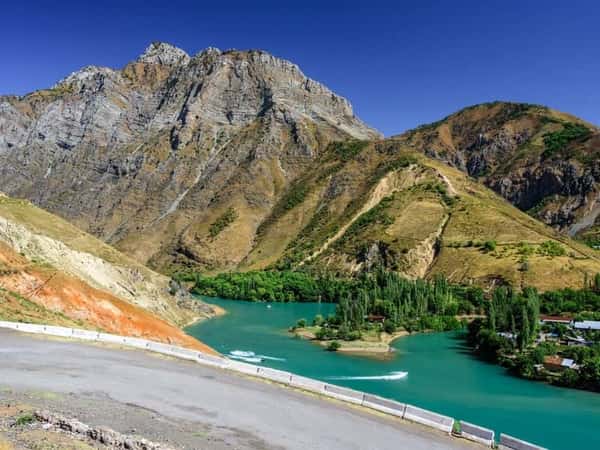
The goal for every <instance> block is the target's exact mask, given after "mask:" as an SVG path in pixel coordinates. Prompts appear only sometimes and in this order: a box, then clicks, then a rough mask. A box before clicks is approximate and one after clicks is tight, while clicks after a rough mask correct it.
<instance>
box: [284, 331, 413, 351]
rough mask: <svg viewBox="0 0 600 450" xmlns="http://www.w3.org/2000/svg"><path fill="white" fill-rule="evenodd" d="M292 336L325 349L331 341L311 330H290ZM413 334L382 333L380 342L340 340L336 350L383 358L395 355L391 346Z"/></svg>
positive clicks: (404, 332)
mask: <svg viewBox="0 0 600 450" xmlns="http://www.w3.org/2000/svg"><path fill="white" fill-rule="evenodd" d="M290 334H292V335H293V336H295V337H298V338H300V339H304V340H307V341H311V342H312V343H314V344H315V345H319V346H321V347H323V348H324V349H326V348H327V346H328V345H329V343H330V342H332V341H331V340H328V341H321V340H319V339H317V337H316V335H315V333H314V332H313V331H312V330H310V329H309V328H296V329H294V330H290ZM410 334H411V333H409V332H408V331H405V330H402V331H397V332H394V333H392V334H389V333H385V332H382V333H380V334H379V340H378V341H374V340H365V339H357V340H354V341H341V340H338V341H336V342H339V344H340V347H339V348H338V349H337V350H336V351H337V352H339V353H349V354H353V355H364V356H369V355H374V356H381V355H385V354H387V353H393V352H394V349H393V348H392V346H391V344H392V343H393V342H394V341H395V340H397V339H400V338H402V337H405V336H409V335H410Z"/></svg>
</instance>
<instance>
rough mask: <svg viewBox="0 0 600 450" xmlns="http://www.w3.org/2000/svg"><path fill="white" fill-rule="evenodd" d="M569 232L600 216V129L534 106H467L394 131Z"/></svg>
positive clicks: (590, 224) (578, 230) (574, 232)
mask: <svg viewBox="0 0 600 450" xmlns="http://www.w3.org/2000/svg"><path fill="white" fill-rule="evenodd" d="M396 139H397V140H398V141H399V142H403V143H405V144H406V145H410V146H411V147H413V148H415V149H416V150H418V151H421V152H423V153H425V154H426V155H428V156H431V157H433V158H436V159H439V160H442V161H445V162H447V163H449V164H450V165H452V166H454V167H456V168H458V169H460V170H462V171H464V172H466V173H468V174H469V175H470V176H472V177H475V178H477V179H478V180H479V181H481V182H483V183H484V184H485V185H487V186H489V187H491V188H492V189H493V190H494V191H496V192H497V193H499V194H500V195H502V196H503V197H504V198H506V199H507V200H508V201H510V202H511V203H512V204H514V205H515V206H517V207H519V208H520V209H522V210H524V211H528V212H529V213H530V214H532V215H534V216H535V217H537V218H539V219H541V220H542V221H544V222H545V223H547V224H548V225H551V226H553V227H555V228H557V229H559V230H561V231H563V232H565V233H568V234H569V235H571V236H575V235H577V234H579V233H581V232H583V231H585V230H586V229H589V228H593V227H594V224H595V221H596V219H597V218H598V216H599V215H600V130H599V129H598V128H597V127H595V126H593V125H591V124H589V123H586V122H584V121H582V120H581V119H578V118H576V117H574V116H571V115H569V114H565V113H561V112H558V111H554V110H551V109H549V108H546V107H543V106H537V105H528V104H522V103H505V102H495V103H489V104H483V105H476V106H473V107H469V108H465V109H463V110H461V111H459V112H457V113H455V114H452V115H451V116H449V117H447V118H445V119H443V120H440V121H439V122H436V123H433V124H429V125H424V126H422V127H419V128H417V129H415V130H412V131H410V132H408V133H405V134H403V135H400V136H398V137H397V138H396Z"/></svg>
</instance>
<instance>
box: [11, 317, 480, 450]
mask: <svg viewBox="0 0 600 450" xmlns="http://www.w3.org/2000/svg"><path fill="white" fill-rule="evenodd" d="M0 387H10V388H13V389H20V390H37V391H45V392H56V393H62V394H64V393H70V394H72V395H75V396H76V395H78V394H81V395H84V394H85V393H89V392H94V393H99V394H101V395H106V396H109V397H110V398H111V399H113V400H117V401H118V402H121V403H123V404H130V405H131V404H133V405H137V406H140V407H142V408H148V409H150V410H152V411H156V412H157V413H160V414H161V415H163V416H165V417H168V418H171V419H181V420H186V421H192V422H194V423H197V424H199V425H200V424H203V425H205V426H210V427H217V428H219V427H227V428H228V429H235V430H239V431H240V432H241V433H244V434H246V435H252V436H256V438H257V439H258V440H260V441H261V442H263V443H265V444H268V445H267V447H269V448H286V449H301V450H307V449H310V450H318V449H323V450H336V449H340V450H342V449H343V450H350V449H357V450H358V449H361V450H362V449H394V450H398V449H406V450H432V449H477V448H483V447H479V446H477V445H474V444H471V443H470V442H467V441H464V440H460V439H451V438H449V437H448V436H445V435H443V434H442V433H437V432H435V431H429V430H428V429H426V428H424V427H421V426H418V425H415V424H410V423H406V422H403V421H400V420H398V419H393V418H387V417H382V416H379V415H376V414H372V413H370V412H367V411H363V410H361V409H357V408H354V407H351V406H348V405H344V404H341V403H339V402H335V401H331V400H327V399H322V398H318V397H316V396H311V395H307V394H305V393H302V392H298V391H296V390H293V389H289V388H285V387H283V386H278V385H275V384H270V383H265V382H262V381H257V380H253V379H249V378H245V377H243V376H239V375H237V374H233V373H230V372H226V371H223V370H219V369H213V368H210V367H205V366H201V365H198V364H195V363H192V362H188V361H179V360H174V359H166V358H163V357H160V356H156V355H153V354H150V353H146V352H141V351H135V350H122V349H117V348H109V347H104V346H100V345H94V344H86V343H80V342H74V341H58V340H49V339H45V338H42V337H39V336H32V335H27V334H20V333H17V332H14V331H10V330H2V329H0ZM242 447H246V446H245V445H241V443H240V445H239V446H237V445H235V444H234V448H242ZM246 448H247V447H246ZM257 448H265V446H264V444H263V445H260V446H258V447H257Z"/></svg>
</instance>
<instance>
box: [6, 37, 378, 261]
mask: <svg viewBox="0 0 600 450" xmlns="http://www.w3.org/2000/svg"><path fill="white" fill-rule="evenodd" d="M378 135H379V134H378V133H377V132H376V131H374V130H373V129H371V128H369V127H367V126H366V125H364V124H363V123H362V122H361V121H360V120H359V119H357V118H356V117H355V116H354V114H353V112H352V108H351V106H350V104H349V103H348V102H347V100H345V99H343V98H342V97H339V96H337V95H336V94H334V93H332V92H331V91H330V90H329V89H327V88H326V87H324V86H322V85H321V84H319V83H317V82H315V81H313V80H311V79H309V78H307V77H306V76H304V74H303V73H302V72H301V71H300V69H299V68H298V67H297V66H296V65H294V64H292V63H290V62H288V61H285V60H282V59H279V58H275V57H273V56H271V55H269V54H267V53H265V52H261V51H244V52H242V51H226V52H221V51H219V50H217V49H214V48H208V49H206V50H204V51H202V52H200V53H199V54H198V55H195V56H193V57H190V56H188V55H187V54H186V53H185V52H183V51H182V50H180V49H177V48H175V47H172V46H170V45H168V44H163V43H153V44H151V45H150V46H149V47H148V49H146V51H145V52H144V53H143V54H142V55H141V56H140V57H139V58H137V59H136V60H135V61H133V62H131V63H129V64H127V65H126V66H125V67H124V68H123V69H121V70H113V69H109V68H101V67H94V66H88V67H85V68H84V69H82V70H80V71H78V72H76V73H73V74H71V75H69V76H68V77H66V78H65V79H63V80H62V81H60V82H59V83H57V84H56V85H55V86H54V87H52V88H51V89H49V90H42V91H37V92H34V93H32V94H29V95H26V96H24V97H2V98H0V189H2V190H3V191H5V192H6V193H7V194H9V195H11V196H17V197H25V198H28V199H30V200H31V201H33V202H34V203H35V204H37V205H39V206H42V207H43V208H45V209H48V210H50V211H52V212H54V213H57V214H59V215H61V216H62V217H65V218H66V219H68V220H70V221H72V222H73V223H75V224H76V225H78V226H79V227H81V228H83V229H85V230H87V231H90V232H92V233H93V234H95V235H97V236H99V237H101V238H102V239H104V240H106V241H108V242H110V243H113V244H116V245H118V246H119V247H121V248H122V249H125V250H126V251H128V252H129V253H131V254H133V255H135V256H136V257H137V258H138V259H139V260H140V261H143V262H146V261H148V260H152V259H161V258H162V257H163V256H164V255H165V254H167V253H177V252H178V251H179V250H180V247H181V243H180V237H181V236H182V235H184V234H190V233H193V227H194V226H195V224H196V223H199V222H204V221H206V220H209V219H210V218H209V217H208V218H207V217H206V210H207V209H208V208H209V207H210V208H211V209H212V210H215V209H218V208H219V204H220V203H221V200H220V198H221V196H228V195H233V194H235V193H237V194H238V198H237V202H238V203H239V205H238V207H239V208H240V209H244V210H246V212H247V213H248V214H251V215H253V216H254V217H255V220H254V224H252V225H251V227H250V228H249V229H247V230H244V233H245V234H246V237H247V238H248V239H250V238H251V235H252V234H253V233H254V231H255V229H256V227H258V225H259V224H260V222H261V221H262V220H263V219H264V217H266V215H268V213H269V210H270V208H271V207H272V204H273V202H274V197H275V196H276V195H277V193H278V192H279V191H281V190H282V189H284V188H285V186H286V185H287V184H288V183H289V182H290V180H293V179H294V178H295V177H296V176H297V175H298V174H299V173H301V171H302V170H303V168H304V167H305V166H306V165H307V164H309V163H310V162H311V161H313V160H314V159H315V158H317V156H318V154H319V152H321V151H322V150H323V149H324V148H325V146H326V145H327V143H328V142H330V141H331V140H339V139H347V138H361V139H368V138H374V137H377V136H378ZM248 179H253V180H255V179H260V181H261V183H262V185H261V186H260V187H259V188H255V187H252V186H250V187H248V189H243V190H241V189H240V188H239V186H240V183H242V184H246V185H248V184H249V183H248ZM167 235H168V236H167ZM141 242H144V243H145V244H144V245H143V246H142V245H140V243H141ZM181 250H182V251H185V249H181ZM242 257H243V255H242V254H241V253H240V255H232V259H233V261H236V260H240V259H241V258H242Z"/></svg>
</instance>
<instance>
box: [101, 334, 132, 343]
mask: <svg viewBox="0 0 600 450" xmlns="http://www.w3.org/2000/svg"><path fill="white" fill-rule="evenodd" d="M126 339H127V338H125V337H124V336H118V335H116V334H108V333H98V340H99V341H100V342H106V343H108V344H120V345H125V344H126Z"/></svg>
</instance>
